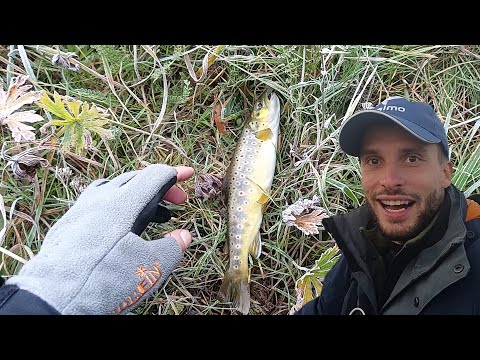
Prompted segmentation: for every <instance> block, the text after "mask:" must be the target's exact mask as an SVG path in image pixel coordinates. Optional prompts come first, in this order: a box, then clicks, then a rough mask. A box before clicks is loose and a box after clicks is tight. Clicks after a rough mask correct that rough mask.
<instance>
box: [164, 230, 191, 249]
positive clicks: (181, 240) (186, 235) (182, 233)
mask: <svg viewBox="0 0 480 360" xmlns="http://www.w3.org/2000/svg"><path fill="white" fill-rule="evenodd" d="M165 236H170V237H173V238H175V240H177V243H178V246H180V249H182V252H185V250H187V248H188V247H189V246H190V244H191V242H192V235H191V234H190V231H188V230H185V229H176V230H173V231H172V232H169V233H168V234H165Z"/></svg>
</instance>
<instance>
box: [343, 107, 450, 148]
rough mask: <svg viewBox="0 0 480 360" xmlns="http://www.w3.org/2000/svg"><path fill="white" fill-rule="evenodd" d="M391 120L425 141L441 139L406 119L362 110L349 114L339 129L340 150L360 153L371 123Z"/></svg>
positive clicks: (435, 141) (433, 141)
mask: <svg viewBox="0 0 480 360" xmlns="http://www.w3.org/2000/svg"><path fill="white" fill-rule="evenodd" d="M389 121H393V122H394V123H396V124H397V125H399V126H401V127H402V128H404V129H405V130H407V131H408V132H409V133H410V134H412V135H413V136H415V137H416V138H418V139H420V140H421V141H424V142H427V143H432V144H434V143H439V142H441V140H440V139H439V138H437V137H436V136H434V135H432V134H431V133H430V132H428V131H427V130H425V129H424V128H422V127H421V126H418V125H417V124H414V123H412V122H410V121H408V120H406V119H402V118H400V117H395V116H391V115H389V114H385V113H383V112H381V111H377V110H362V111H359V112H357V113H355V114H353V115H352V116H350V117H349V118H348V119H347V120H346V121H345V123H344V124H343V126H342V129H341V130H340V136H339V142H340V147H341V148H342V150H343V151H344V152H345V153H347V154H349V155H353V156H359V155H360V146H361V145H362V139H363V136H364V135H365V131H366V130H367V129H368V128H369V127H370V126H372V125H375V124H378V123H382V122H383V123H385V122H389Z"/></svg>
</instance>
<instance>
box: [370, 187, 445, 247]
mask: <svg viewBox="0 0 480 360" xmlns="http://www.w3.org/2000/svg"><path fill="white" fill-rule="evenodd" d="M378 195H380V194H374V196H373V197H372V198H376V197H377V196H378ZM382 195H404V196H407V194H406V193H403V192H401V191H394V192H384V193H382ZM443 195H444V189H440V190H439V191H437V190H434V191H432V192H431V193H430V194H429V195H428V196H427V197H426V198H425V201H424V206H423V207H422V208H421V209H420V212H419V214H418V215H417V217H416V219H415V220H414V222H413V224H412V225H411V226H408V227H404V228H402V229H401V230H390V229H388V228H386V227H385V226H384V224H382V223H381V222H380V221H379V219H378V217H377V214H376V213H375V211H374V208H373V206H372V204H371V203H370V201H369V199H368V198H367V206H368V208H369V210H370V213H371V214H372V216H373V221H374V223H375V225H377V226H378V229H379V230H380V232H381V234H382V235H383V237H384V238H385V239H388V240H390V241H393V242H399V243H402V244H403V243H405V242H407V241H408V240H410V239H413V238H414V237H416V236H417V235H418V234H420V233H421V232H422V230H424V229H425V228H426V227H427V226H428V225H429V224H430V223H431V221H432V220H433V218H434V217H435V215H437V213H438V211H439V210H440V206H441V205H442V202H443ZM408 196H409V197H410V198H413V199H415V200H416V204H417V205H418V203H419V201H418V200H420V197H419V196H412V195H408Z"/></svg>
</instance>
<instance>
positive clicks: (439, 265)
mask: <svg viewBox="0 0 480 360" xmlns="http://www.w3.org/2000/svg"><path fill="white" fill-rule="evenodd" d="M446 194H447V196H448V198H447V197H446V199H445V201H446V202H447V204H448V206H446V212H447V215H446V217H445V219H443V220H442V219H438V220H437V222H436V223H435V226H434V228H437V229H438V228H442V227H443V228H444V229H443V231H441V233H438V231H437V232H435V231H434V232H433V233H430V234H429V236H428V239H427V240H428V241H430V243H429V244H427V246H425V245H424V247H423V248H422V249H420V250H419V252H418V254H416V256H414V258H413V259H412V260H409V261H406V262H405V264H404V265H403V266H402V268H401V271H399V273H398V275H397V276H396V277H395V281H394V282H393V284H392V286H391V291H389V292H388V293H387V294H386V297H385V298H383V299H382V297H381V296H380V295H379V294H380V293H381V291H378V290H382V288H383V287H384V285H385V283H386V282H385V281H386V278H385V275H384V272H383V275H384V276H383V277H382V267H381V263H382V259H381V258H380V256H379V255H378V252H377V251H375V248H374V246H373V245H372V243H371V242H370V241H369V240H368V239H367V238H365V237H364V236H362V232H361V231H360V228H362V227H365V226H366V224H367V222H368V219H369V218H370V214H369V210H368V208H367V207H366V206H363V207H360V208H358V209H356V210H354V211H353V212H351V213H349V214H346V215H339V216H333V217H331V218H329V219H324V226H325V228H326V230H327V231H328V232H330V233H331V234H332V236H333V237H334V238H335V240H336V242H337V244H338V247H339V248H340V250H341V251H342V256H341V257H340V259H339V260H338V262H337V263H336V264H335V265H334V267H333V268H332V269H331V270H330V271H329V273H328V274H327V276H326V277H325V281H324V286H323V290H322V293H321V295H320V296H319V297H317V298H315V299H313V300H312V301H310V302H308V303H307V304H305V306H303V307H302V308H301V309H300V310H299V311H298V312H297V313H296V314H298V315H309V314H331V315H338V314H367V315H369V314H385V315H390V314H412V315H413V314H425V315H426V314H452V315H454V314H455V315H457V314H480V286H479V284H480V241H476V240H477V239H478V238H479V236H480V218H476V219H473V220H470V221H467V222H465V221H464V219H465V218H466V213H467V202H466V199H465V197H464V195H463V194H462V193H461V192H460V191H458V189H456V188H455V187H454V186H453V185H452V186H450V187H449V188H448V189H447V191H446ZM444 207H445V206H444ZM441 211H442V210H441ZM441 211H440V212H441ZM439 220H440V221H439ZM423 240H424V239H423V238H422V240H421V241H423ZM408 259H410V258H408ZM387 277H388V275H387Z"/></svg>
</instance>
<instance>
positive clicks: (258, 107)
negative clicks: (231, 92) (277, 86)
mask: <svg viewBox="0 0 480 360" xmlns="http://www.w3.org/2000/svg"><path fill="white" fill-rule="evenodd" d="M262 108H263V102H261V101H259V102H257V110H261V109H262Z"/></svg>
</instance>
